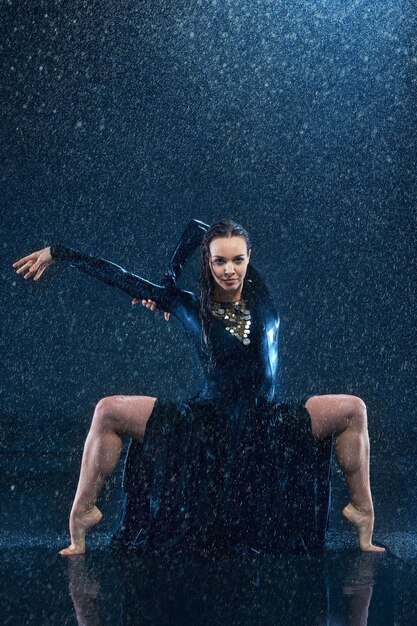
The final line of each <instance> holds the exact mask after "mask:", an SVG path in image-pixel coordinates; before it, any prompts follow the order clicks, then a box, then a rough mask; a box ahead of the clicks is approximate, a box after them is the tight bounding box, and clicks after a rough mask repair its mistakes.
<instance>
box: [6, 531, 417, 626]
mask: <svg viewBox="0 0 417 626" xmlns="http://www.w3.org/2000/svg"><path fill="white" fill-rule="evenodd" d="M97 542H98V543H100V542H103V545H101V546H100V545H97ZM57 543H58V542H57ZM95 543H96V546H95V548H93V549H92V550H90V552H89V553H88V554H87V555H86V556H80V557H71V558H70V559H64V558H62V557H59V556H58V555H57V552H56V548H58V545H56V546H55V545H51V544H49V545H44V546H38V547H28V548H27V549H23V548H22V547H16V548H10V549H6V548H3V550H2V552H1V561H0V578H1V587H2V592H1V615H2V623H3V624H16V625H22V624H36V625H38V624H42V625H43V624H45V625H46V624H61V625H64V624H83V625H99V624H112V625H119V624H120V625H122V624H158V625H161V624H178V625H188V624H190V625H191V624H193V625H194V624H207V625H209V624H210V625H212V624H230V625H232V624H236V625H237V624H239V625H246V624H248V625H249V624H251V625H252V624H253V625H255V624H256V625H258V624H291V625H294V626H295V625H298V626H302V625H305V626H316V625H320V626H321V625H325V624H330V625H332V626H333V625H334V626H336V625H337V626H339V625H340V626H342V625H345V624H346V625H354V626H356V625H358V626H359V625H360V626H362V625H366V624H368V625H375V626H385V625H386V626H390V625H392V626H394V625H395V626H399V625H404V626H412V625H413V624H417V618H416V608H415V604H414V602H415V599H416V591H417V572H416V571H415V570H413V569H412V568H411V567H410V566H409V565H407V564H406V563H404V562H402V561H401V560H399V559H397V558H395V557H393V556H392V555H390V554H386V555H384V556H382V557H381V556H379V555H366V554H361V553H359V552H357V551H356V550H352V549H351V548H347V549H342V550H340V549H338V550H332V549H329V550H327V551H326V553H325V554H324V555H323V556H321V557H314V558H306V557H291V558H277V557H255V558H253V559H252V558H248V557H245V558H242V557H236V558H233V559H230V558H229V559H224V560H217V561H216V562H214V561H210V560H205V559H203V558H201V557H198V556H188V557H181V558H178V557H176V558H169V559H166V558H165V559H161V558H160V557H159V558H148V559H138V558H137V557H135V556H134V555H129V556H121V555H120V554H114V553H113V552H112V551H111V550H110V549H109V548H107V547H106V546H105V545H104V543H105V539H104V537H101V538H100V539H98V538H97V539H96V542H95Z"/></svg>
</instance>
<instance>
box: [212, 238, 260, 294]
mask: <svg viewBox="0 0 417 626" xmlns="http://www.w3.org/2000/svg"><path fill="white" fill-rule="evenodd" d="M209 250H210V269H211V274H212V276H213V278H214V281H215V283H216V291H215V296H216V297H220V298H224V300H239V298H240V294H241V292H242V287H243V280H244V278H245V275H246V270H247V268H248V263H249V257H250V252H251V251H250V250H248V248H247V244H246V239H245V238H244V237H216V238H215V239H213V240H212V241H211V242H210V247H209Z"/></svg>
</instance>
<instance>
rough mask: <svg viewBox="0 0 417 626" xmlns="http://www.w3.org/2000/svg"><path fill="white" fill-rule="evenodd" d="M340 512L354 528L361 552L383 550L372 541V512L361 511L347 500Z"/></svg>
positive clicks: (383, 549)
mask: <svg viewBox="0 0 417 626" xmlns="http://www.w3.org/2000/svg"><path fill="white" fill-rule="evenodd" d="M342 514H343V517H344V518H345V519H347V521H348V522H350V523H351V524H352V525H353V526H354V527H355V528H356V530H357V533H358V537H359V545H360V548H361V550H362V552H385V548H381V547H379V546H374V545H373V543H372V532H373V529H374V516H373V513H363V512H362V511H359V510H358V509H357V508H356V507H354V506H353V504H351V503H350V502H349V504H348V505H347V506H345V508H344V509H343V511H342Z"/></svg>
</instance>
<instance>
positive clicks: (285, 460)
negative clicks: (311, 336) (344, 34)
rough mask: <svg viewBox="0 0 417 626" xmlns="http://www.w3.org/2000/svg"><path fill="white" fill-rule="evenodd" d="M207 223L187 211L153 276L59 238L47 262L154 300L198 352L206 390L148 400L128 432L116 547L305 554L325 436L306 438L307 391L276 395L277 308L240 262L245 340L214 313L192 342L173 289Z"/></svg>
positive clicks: (316, 517) (322, 525)
mask: <svg viewBox="0 0 417 626" xmlns="http://www.w3.org/2000/svg"><path fill="white" fill-rule="evenodd" d="M207 228H208V226H207V225H206V224H203V223H202V222H199V221H197V220H192V221H191V222H190V223H189V224H188V225H187V227H186V229H185V231H184V233H183V235H182V237H181V239H180V242H179V244H178V246H177V248H176V250H175V252H174V254H173V256H172V259H171V263H170V266H169V269H168V270H167V272H166V273H165V275H164V279H163V284H162V285H157V284H155V283H151V282H150V281H147V280H145V279H144V278H142V277H140V276H136V275H135V274H132V273H129V272H127V271H126V270H124V269H123V268H121V267H119V266H117V265H115V264H113V263H111V262H109V261H106V260H104V259H98V258H95V257H92V256H89V255H86V254H82V253H80V252H77V251H75V250H72V249H71V248H67V247H65V246H62V245H55V246H52V247H51V253H52V256H53V258H54V259H61V260H67V261H69V262H70V264H71V265H73V266H75V267H77V268H78V269H80V270H82V271H84V272H87V273H88V274H90V275H92V276H94V277H96V278H99V279H100V280H102V281H104V282H106V283H108V284H110V285H113V286H116V287H119V288H120V289H123V290H124V291H125V292H127V293H128V294H129V295H130V296H132V297H138V298H141V299H142V298H146V299H148V298H149V299H152V300H155V301H156V302H157V304H158V306H159V308H161V309H162V310H164V311H168V312H170V313H171V314H172V315H174V316H175V317H177V318H178V319H179V321H180V322H181V324H182V325H183V327H184V329H185V331H186V333H187V334H188V336H189V338H190V339H191V341H192V343H193V344H194V347H195V349H196V350H197V353H198V356H199V360H200V363H201V366H202V369H203V372H204V377H205V385H204V388H203V389H202V390H201V391H200V392H199V393H198V394H197V395H196V396H194V397H192V398H189V399H187V400H184V401H181V402H178V401H177V402H173V401H170V400H169V399H163V398H158V399H157V401H156V403H155V406H154V409H153V411H152V414H151V416H150V418H149V420H148V423H147V427H146V432H145V436H144V440H143V442H139V441H135V440H132V442H131V444H130V447H129V451H128V455H127V459H126V464H125V472H124V479H123V488H124V491H125V501H124V506H123V511H122V514H121V520H120V525H119V528H118V530H117V532H116V534H115V536H114V544H115V545H117V546H119V547H128V548H133V549H135V550H138V551H139V552H140V553H160V552H173V551H174V552H182V551H186V550H199V551H204V552H215V553H224V552H229V551H230V550H232V551H235V550H238V551H248V550H249V551H255V552H279V553H282V552H288V551H290V552H296V553H300V552H313V551H317V550H320V549H322V548H323V547H324V542H325V534H326V529H327V525H328V519H329V510H330V459H331V450H332V438H331V437H330V438H327V439H325V440H323V441H320V442H316V441H314V439H313V436H312V432H311V421H310V416H309V414H308V411H307V409H306V408H305V406H304V405H305V402H306V400H307V397H306V398H300V399H299V400H298V401H292V402H278V401H277V395H276V379H277V369H278V330H279V317H278V314H277V312H276V309H275V306H274V303H273V301H272V298H271V296H270V294H269V292H268V289H267V287H266V285H265V283H264V281H263V280H262V278H261V276H260V274H259V273H258V272H257V271H256V269H255V268H254V267H253V265H252V263H250V264H249V266H248V270H247V274H246V277H245V281H244V286H243V291H242V298H243V299H244V300H245V302H246V308H247V309H248V310H249V311H250V316H251V326H250V342H249V343H243V342H242V341H241V340H239V339H238V338H237V337H235V336H233V335H232V334H231V333H230V332H229V331H228V330H227V328H226V327H225V324H224V321H223V320H222V319H219V318H218V317H215V316H213V317H212V318H211V319H210V322H209V328H208V334H209V338H210V344H209V345H210V349H211V351H212V355H211V356H212V357H214V359H212V362H214V363H215V366H214V367H213V366H212V365H211V363H210V358H209V357H210V355H209V354H208V352H207V350H205V349H204V348H203V347H202V342H201V319H200V316H199V301H198V298H197V296H196V295H195V294H194V293H192V292H189V291H184V290H182V289H179V288H178V287H177V286H176V280H177V278H178V276H179V275H180V273H181V270H182V267H183V265H184V263H185V262H186V261H187V260H188V258H189V257H190V256H191V254H192V253H193V251H194V250H195V249H196V248H198V247H199V245H200V243H201V240H202V237H203V235H204V232H205V230H206V229H207Z"/></svg>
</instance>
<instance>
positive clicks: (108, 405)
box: [92, 396, 117, 428]
mask: <svg viewBox="0 0 417 626" xmlns="http://www.w3.org/2000/svg"><path fill="white" fill-rule="evenodd" d="M116 419H117V396H106V397H105V398H101V400H99V401H98V402H97V404H96V407H95V409H94V414H93V422H92V425H93V426H95V427H98V428H108V427H109V426H110V425H112V424H113V423H114V422H115V420H116Z"/></svg>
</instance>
